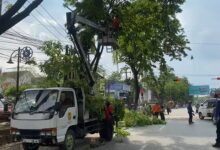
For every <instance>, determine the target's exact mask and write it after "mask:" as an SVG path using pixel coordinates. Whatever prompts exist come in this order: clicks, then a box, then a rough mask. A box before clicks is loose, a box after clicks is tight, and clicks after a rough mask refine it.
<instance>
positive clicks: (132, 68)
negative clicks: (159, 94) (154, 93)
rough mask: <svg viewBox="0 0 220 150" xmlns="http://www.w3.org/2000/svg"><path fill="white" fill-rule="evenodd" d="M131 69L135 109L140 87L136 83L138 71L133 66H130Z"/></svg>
mask: <svg viewBox="0 0 220 150" xmlns="http://www.w3.org/2000/svg"><path fill="white" fill-rule="evenodd" d="M131 71H132V73H133V75H134V98H135V99H134V103H135V109H137V106H138V100H139V91H140V87H139V84H138V71H137V70H136V69H135V67H132V66H131Z"/></svg>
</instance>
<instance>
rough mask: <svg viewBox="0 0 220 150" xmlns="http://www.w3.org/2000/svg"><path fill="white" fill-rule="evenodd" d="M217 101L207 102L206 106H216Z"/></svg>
mask: <svg viewBox="0 0 220 150" xmlns="http://www.w3.org/2000/svg"><path fill="white" fill-rule="evenodd" d="M216 103H217V101H211V102H208V108H213V107H215V106H216Z"/></svg>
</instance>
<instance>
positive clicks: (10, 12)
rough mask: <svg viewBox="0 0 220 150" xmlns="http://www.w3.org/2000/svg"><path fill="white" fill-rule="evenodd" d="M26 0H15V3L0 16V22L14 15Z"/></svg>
mask: <svg viewBox="0 0 220 150" xmlns="http://www.w3.org/2000/svg"><path fill="white" fill-rule="evenodd" d="M26 1H27V0H17V1H16V2H15V4H14V5H13V6H12V7H11V8H10V9H9V10H8V11H7V12H6V13H4V14H3V15H2V16H1V17H0V24H2V23H3V22H4V21H5V20H7V19H9V18H11V17H12V16H14V15H15V14H16V13H17V12H18V11H19V9H20V8H21V7H22V6H23V5H24V3H25V2H26Z"/></svg>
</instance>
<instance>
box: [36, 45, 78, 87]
mask: <svg viewBox="0 0 220 150" xmlns="http://www.w3.org/2000/svg"><path fill="white" fill-rule="evenodd" d="M42 50H43V52H45V54H46V55H47V56H48V57H49V59H48V60H47V61H45V62H44V63H42V64H40V69H41V71H42V72H44V73H45V74H46V75H47V79H48V80H50V81H53V82H54V84H55V85H62V86H63V85H64V84H65V83H64V82H65V81H64V79H65V76H66V75H68V74H69V73H71V72H80V63H79V59H78V58H77V57H76V56H75V55H73V54H72V55H70V53H71V52H72V51H73V50H71V51H67V52H66V53H64V52H63V51H64V49H63V46H62V45H61V43H60V42H53V41H47V42H45V43H44V44H43V46H42ZM78 75H79V74H78Z"/></svg>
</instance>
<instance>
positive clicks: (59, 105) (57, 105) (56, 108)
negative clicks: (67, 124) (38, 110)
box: [54, 102, 61, 111]
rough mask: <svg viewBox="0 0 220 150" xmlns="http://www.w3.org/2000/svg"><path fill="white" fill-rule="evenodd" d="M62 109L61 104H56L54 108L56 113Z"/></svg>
mask: <svg viewBox="0 0 220 150" xmlns="http://www.w3.org/2000/svg"><path fill="white" fill-rule="evenodd" d="M60 108H61V104H60V102H56V104H55V107H54V109H55V111H60Z"/></svg>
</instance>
